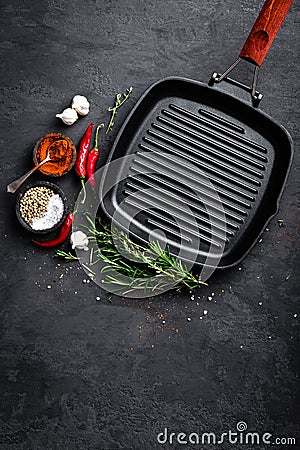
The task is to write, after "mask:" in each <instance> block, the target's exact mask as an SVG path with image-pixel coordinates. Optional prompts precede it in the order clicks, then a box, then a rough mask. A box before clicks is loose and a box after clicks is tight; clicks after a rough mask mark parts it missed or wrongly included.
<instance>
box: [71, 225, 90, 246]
mask: <svg viewBox="0 0 300 450" xmlns="http://www.w3.org/2000/svg"><path fill="white" fill-rule="evenodd" d="M70 242H71V245H72V249H73V250H74V249H75V248H77V249H78V250H85V251H87V250H88V249H89V239H88V237H87V235H86V234H85V233H83V231H80V230H79V231H73V233H72V234H71V236H70Z"/></svg>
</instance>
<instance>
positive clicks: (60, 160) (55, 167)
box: [33, 133, 77, 177]
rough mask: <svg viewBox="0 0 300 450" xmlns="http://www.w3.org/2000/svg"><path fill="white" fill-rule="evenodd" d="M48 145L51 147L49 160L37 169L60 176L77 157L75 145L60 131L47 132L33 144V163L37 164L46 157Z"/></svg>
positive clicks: (53, 175) (67, 170)
mask: <svg viewBox="0 0 300 450" xmlns="http://www.w3.org/2000/svg"><path fill="white" fill-rule="evenodd" d="M49 147H51V161H48V162H46V163H45V164H43V165H42V166H41V167H40V168H39V169H38V170H39V171H40V172H41V173H42V174H44V175H47V176H51V177H61V176H62V175H65V174H66V173H68V172H69V171H70V170H71V169H72V167H73V166H74V164H75V161H76V157H77V152H76V147H75V145H74V144H73V142H72V140H71V139H70V138H69V137H68V136H66V135H64V134H61V133H48V134H46V135H45V136H43V137H41V138H40V139H39V140H38V141H37V142H36V144H35V146H34V149H33V162H34V164H39V163H40V162H41V161H43V159H45V158H46V155H47V152H48V149H49Z"/></svg>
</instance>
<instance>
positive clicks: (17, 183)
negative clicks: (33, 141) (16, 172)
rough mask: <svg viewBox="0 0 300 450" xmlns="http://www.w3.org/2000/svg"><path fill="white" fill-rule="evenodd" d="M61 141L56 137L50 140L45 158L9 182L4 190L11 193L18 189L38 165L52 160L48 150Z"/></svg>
mask: <svg viewBox="0 0 300 450" xmlns="http://www.w3.org/2000/svg"><path fill="white" fill-rule="evenodd" d="M60 141H63V139H58V140H56V141H54V142H52V144H51V145H50V146H49V147H48V150H47V155H46V158H45V159H43V161H41V162H39V163H38V164H36V165H35V166H34V167H33V169H31V170H29V172H27V173H25V175H22V176H21V177H20V178H18V179H17V180H15V181H13V182H12V183H10V184H9V185H8V186H6V192H11V193H12V194H13V193H14V192H16V190H17V189H19V187H20V186H21V184H23V183H24V181H25V180H27V178H28V177H29V176H30V175H31V174H32V173H33V172H35V171H36V170H37V169H38V168H39V167H41V166H42V165H43V164H45V163H46V162H48V161H51V160H53V158H51V156H50V151H51V147H52V145H54V144H57V143H58V142H60Z"/></svg>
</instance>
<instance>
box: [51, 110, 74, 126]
mask: <svg viewBox="0 0 300 450" xmlns="http://www.w3.org/2000/svg"><path fill="white" fill-rule="evenodd" d="M56 117H58V118H59V119H61V120H62V121H63V123H65V124H66V125H73V123H75V122H76V120H78V114H77V112H76V111H75V109H72V108H67V109H64V110H63V112H62V113H61V114H56Z"/></svg>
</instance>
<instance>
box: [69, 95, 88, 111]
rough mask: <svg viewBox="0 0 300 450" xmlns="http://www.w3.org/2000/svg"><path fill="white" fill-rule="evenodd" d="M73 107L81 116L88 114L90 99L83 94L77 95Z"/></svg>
mask: <svg viewBox="0 0 300 450" xmlns="http://www.w3.org/2000/svg"><path fill="white" fill-rule="evenodd" d="M72 108H73V109H75V111H77V112H78V114H80V115H81V116H86V115H87V114H88V113H89V110H90V104H89V102H88V99H87V98H86V97H84V96H83V95H75V97H73V100H72Z"/></svg>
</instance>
